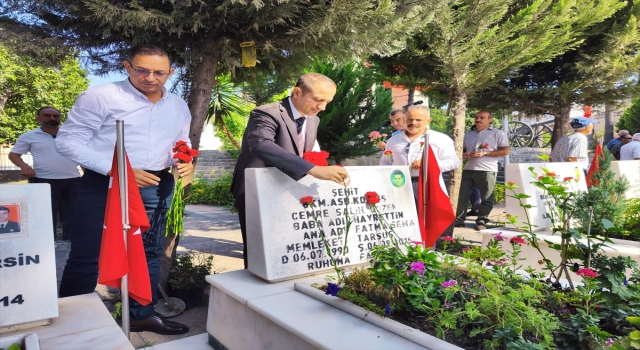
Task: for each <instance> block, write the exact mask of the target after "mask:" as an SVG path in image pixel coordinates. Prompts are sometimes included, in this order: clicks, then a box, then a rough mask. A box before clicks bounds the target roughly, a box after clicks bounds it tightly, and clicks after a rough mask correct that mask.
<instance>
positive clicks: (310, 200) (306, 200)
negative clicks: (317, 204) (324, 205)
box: [300, 196, 313, 205]
mask: <svg viewBox="0 0 640 350" xmlns="http://www.w3.org/2000/svg"><path fill="white" fill-rule="evenodd" d="M300 203H302V204H305V205H307V204H313V197H311V196H304V197H302V198H300Z"/></svg>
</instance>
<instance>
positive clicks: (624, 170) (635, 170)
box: [611, 160, 640, 199]
mask: <svg viewBox="0 0 640 350" xmlns="http://www.w3.org/2000/svg"><path fill="white" fill-rule="evenodd" d="M611 171H613V173H614V174H615V176H616V179H619V178H621V177H622V176H624V177H626V178H627V181H629V189H628V190H627V191H626V192H625V193H624V196H625V198H626V199H631V198H640V160H622V161H619V162H611Z"/></svg>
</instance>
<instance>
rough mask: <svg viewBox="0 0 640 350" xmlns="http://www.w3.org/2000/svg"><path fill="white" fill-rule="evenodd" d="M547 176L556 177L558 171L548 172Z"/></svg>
mask: <svg viewBox="0 0 640 350" xmlns="http://www.w3.org/2000/svg"><path fill="white" fill-rule="evenodd" d="M547 176H549V177H556V173H554V172H550V173H547Z"/></svg>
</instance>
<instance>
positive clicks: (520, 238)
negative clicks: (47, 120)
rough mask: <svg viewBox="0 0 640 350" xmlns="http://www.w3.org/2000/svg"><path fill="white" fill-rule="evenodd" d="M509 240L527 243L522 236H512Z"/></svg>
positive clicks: (513, 242) (512, 242) (515, 242)
mask: <svg viewBox="0 0 640 350" xmlns="http://www.w3.org/2000/svg"><path fill="white" fill-rule="evenodd" d="M509 242H510V243H511V244H527V241H525V240H524V239H523V238H522V237H512V238H511V239H510V240H509Z"/></svg>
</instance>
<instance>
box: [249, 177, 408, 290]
mask: <svg viewBox="0 0 640 350" xmlns="http://www.w3.org/2000/svg"><path fill="white" fill-rule="evenodd" d="M346 170H347V171H348V172H349V176H350V178H351V184H350V185H349V187H348V188H347V189H345V188H344V186H342V185H339V184H337V183H335V182H330V181H322V180H318V179H316V178H314V177H312V176H305V177H304V178H302V179H301V180H300V181H298V182H296V181H294V180H293V179H291V178H290V177H288V176H287V175H285V174H283V173H282V172H280V171H279V170H277V169H275V168H264V169H246V170H245V190H246V203H247V204H246V208H247V249H248V257H249V271H251V272H252V273H253V274H255V275H257V276H258V277H260V278H262V279H264V280H266V281H269V282H277V281H282V280H287V279H293V278H297V277H301V276H306V275H311V274H317V273H321V272H327V271H331V270H333V264H332V262H331V261H330V258H329V257H328V255H327V253H326V251H325V248H324V245H323V242H322V239H321V237H320V234H319V230H318V226H317V225H316V223H315V222H314V220H313V212H314V211H315V212H316V214H319V215H318V217H319V218H318V220H319V221H320V222H321V223H322V226H323V229H324V232H325V235H326V238H327V241H328V243H329V244H328V245H329V247H330V249H331V251H332V255H333V256H334V257H335V258H336V259H337V261H338V264H339V267H340V268H343V267H347V266H352V265H359V264H365V263H367V262H368V261H369V260H370V259H371V257H370V255H369V251H370V250H371V248H372V247H374V246H376V245H381V244H391V239H390V238H389V235H390V234H391V232H390V231H389V230H384V229H382V227H381V225H380V222H379V221H378V220H376V219H375V216H374V215H373V212H372V211H371V207H370V206H369V205H368V204H366V200H365V197H364V195H365V193H366V192H369V191H375V192H377V193H378V195H379V196H380V198H381V202H380V203H379V204H378V205H377V206H378V208H379V210H380V212H381V213H382V214H383V215H384V216H385V218H386V220H387V222H388V223H389V224H390V225H392V226H393V227H394V230H395V232H396V233H397V234H398V236H399V237H400V239H401V240H402V241H404V242H408V241H420V240H421V239H420V230H419V227H418V219H417V212H416V204H415V200H414V197H413V190H412V187H411V177H410V174H409V168H408V167H393V166H387V167H379V166H376V167H346ZM394 174H395V176H394ZM394 177H395V180H396V182H395V183H394V182H393V180H394ZM305 196H312V197H313V198H314V200H315V202H314V205H315V208H314V209H311V208H309V207H307V208H305V207H304V206H303V205H302V204H301V203H300V199H301V198H302V197H305ZM346 197H348V198H349V202H350V204H349V206H348V212H349V215H350V218H351V220H352V225H351V228H350V230H349V233H348V239H347V249H346V251H347V253H346V254H344V255H343V254H342V249H343V246H344V238H345V234H344V227H345V210H346V207H345V205H344V201H345V198H346Z"/></svg>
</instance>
